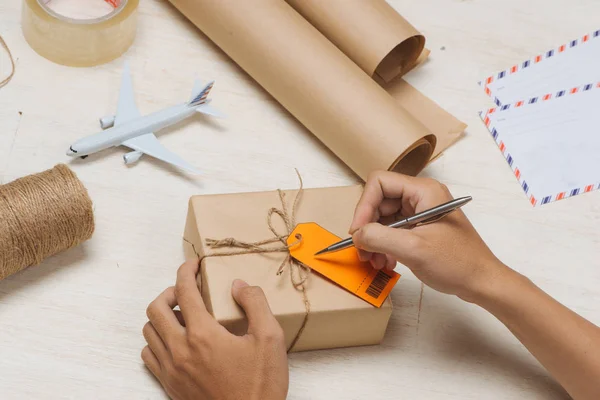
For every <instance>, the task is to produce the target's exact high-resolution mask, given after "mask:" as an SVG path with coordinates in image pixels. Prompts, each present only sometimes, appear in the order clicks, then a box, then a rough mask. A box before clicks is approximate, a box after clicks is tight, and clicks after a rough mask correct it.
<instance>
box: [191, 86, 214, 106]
mask: <svg viewBox="0 0 600 400" xmlns="http://www.w3.org/2000/svg"><path fill="white" fill-rule="evenodd" d="M214 84H215V81H210V82H208V84H206V86H204V87H202V86H200V82H199V81H196V84H195V85H194V90H193V92H192V97H191V98H190V102H189V103H188V104H189V105H190V107H197V106H199V105H201V104H205V103H206V102H207V97H208V94H209V93H210V90H211V89H212V88H213V86H214Z"/></svg>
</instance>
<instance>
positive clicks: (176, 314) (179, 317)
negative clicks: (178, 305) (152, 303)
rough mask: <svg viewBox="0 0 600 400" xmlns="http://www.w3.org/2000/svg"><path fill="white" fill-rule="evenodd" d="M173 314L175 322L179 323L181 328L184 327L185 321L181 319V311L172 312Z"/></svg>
mask: <svg viewBox="0 0 600 400" xmlns="http://www.w3.org/2000/svg"><path fill="white" fill-rule="evenodd" d="M173 312H174V313H175V316H176V317H177V320H178V321H179V323H180V324H181V326H185V319H184V318H183V314H182V313H181V311H180V310H173Z"/></svg>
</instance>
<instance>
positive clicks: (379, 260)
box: [371, 253, 387, 269]
mask: <svg viewBox="0 0 600 400" xmlns="http://www.w3.org/2000/svg"><path fill="white" fill-rule="evenodd" d="M386 263H387V256H386V255H385V254H381V253H375V254H373V258H371V265H372V266H373V268H375V269H382V268H383V267H385V265H386Z"/></svg>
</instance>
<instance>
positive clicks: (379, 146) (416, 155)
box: [170, 0, 435, 179]
mask: <svg viewBox="0 0 600 400" xmlns="http://www.w3.org/2000/svg"><path fill="white" fill-rule="evenodd" d="M170 1H171V3H173V4H174V5H175V6H176V7H177V8H178V9H179V10H180V11H181V12H182V13H183V14H184V15H185V16H187V17H188V18H189V19H190V20H191V21H192V22H193V23H194V24H195V25H196V26H198V27H199V28H200V29H201V30H202V32H204V33H205V34H206V35H207V36H208V37H209V38H210V39H212V40H213V41H214V42H215V43H216V44H217V45H218V46H219V47H220V48H221V49H223V50H224V51H225V52H226V53H227V54H228V55H229V56H230V57H231V58H232V59H233V60H234V61H235V62H236V63H237V64H238V65H239V66H240V67H242V68H243V69H244V70H245V71H246V72H247V73H248V74H249V75H250V76H252V77H253V78H254V79H255V80H256V81H257V82H258V83H259V84H260V85H261V86H262V87H263V88H265V89H266V90H267V91H268V92H269V93H270V94H271V95H272V96H273V97H274V98H275V99H277V100H278V101H279V103H281V104H282V105H283V106H284V107H285V108H286V109H287V110H288V111H289V112H290V113H291V114H292V115H294V116H295V117H296V118H297V119H298V120H299V121H300V122H301V123H302V124H303V125H304V126H306V127H307V128H308V129H309V130H310V131H311V132H312V133H313V134H314V135H315V136H316V137H317V138H319V140H321V142H323V143H324V144H325V146H327V147H328V148H329V149H330V150H331V151H332V152H333V153H335V154H336V155H337V156H338V157H339V158H340V159H341V160H342V161H343V162H344V163H346V165H348V166H349V167H350V168H351V169H352V170H353V171H354V172H355V173H356V174H357V175H359V176H360V177H361V178H363V179H366V178H367V176H368V174H369V173H370V172H372V171H374V170H378V169H391V170H396V171H398V172H403V173H406V174H410V175H416V174H417V173H418V172H420V171H421V169H423V167H424V166H425V164H426V163H427V162H428V161H429V159H430V157H431V155H432V153H433V150H434V147H435V136H434V135H432V134H431V132H429V131H428V130H427V128H425V126H424V125H423V123H421V122H419V121H418V120H417V119H415V118H414V117H413V116H412V115H410V114H409V113H408V112H407V111H406V110H405V109H404V108H403V107H402V106H401V105H400V104H399V103H398V102H397V101H395V100H394V99H393V98H392V97H391V96H390V95H389V94H388V93H386V92H385V90H384V89H383V88H381V87H380V86H379V85H378V84H377V83H375V82H374V81H373V80H372V79H371V78H370V77H369V76H368V75H367V74H365V73H364V72H363V71H362V70H361V69H360V68H359V67H358V66H357V65H356V64H355V63H354V62H352V61H351V60H350V59H349V58H348V57H347V56H346V55H344V54H343V53H342V52H341V51H340V50H339V49H338V48H337V47H336V46H335V45H334V44H333V43H331V42H330V41H329V40H328V39H327V38H325V37H324V36H323V35H322V34H321V33H320V32H319V31H317V29H315V28H314V27H313V26H312V25H311V24H310V23H309V22H308V21H306V20H305V19H304V18H303V17H302V16H301V15H300V14H298V13H297V12H296V11H295V10H294V9H293V8H292V7H291V6H290V5H288V4H287V3H286V2H285V1H283V0H256V1H236V0H221V1H214V0H170Z"/></svg>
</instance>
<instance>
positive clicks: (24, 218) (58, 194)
mask: <svg viewBox="0 0 600 400" xmlns="http://www.w3.org/2000/svg"><path fill="white" fill-rule="evenodd" d="M93 232H94V215H93V210H92V201H91V200H90V198H89V196H88V193H87V191H86V189H85V187H84V186H83V184H82V183H81V182H80V181H79V179H77V176H76V175H75V174H74V173H73V171H71V170H70V169H69V167H67V166H66V165H64V164H59V165H57V166H56V167H54V168H52V169H50V170H48V171H45V172H42V173H39V174H35V175H29V176H26V177H24V178H21V179H17V180H16V181H13V182H11V183H8V184H6V185H0V280H2V279H4V278H6V277H7V276H9V275H12V274H14V273H16V272H18V271H20V270H22V269H25V268H27V267H30V266H32V265H36V264H39V263H41V262H42V261H43V260H44V259H46V258H48V257H50V256H52V255H54V254H57V253H59V252H61V251H63V250H67V249H69V248H71V247H74V246H77V245H78V244H80V243H82V242H83V241H85V240H87V239H89V238H90V237H91V236H92V233H93Z"/></svg>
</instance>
